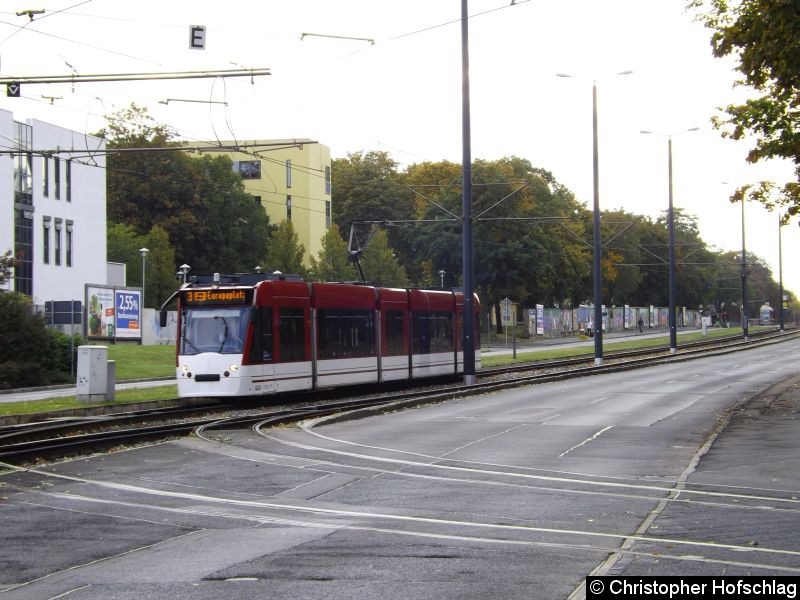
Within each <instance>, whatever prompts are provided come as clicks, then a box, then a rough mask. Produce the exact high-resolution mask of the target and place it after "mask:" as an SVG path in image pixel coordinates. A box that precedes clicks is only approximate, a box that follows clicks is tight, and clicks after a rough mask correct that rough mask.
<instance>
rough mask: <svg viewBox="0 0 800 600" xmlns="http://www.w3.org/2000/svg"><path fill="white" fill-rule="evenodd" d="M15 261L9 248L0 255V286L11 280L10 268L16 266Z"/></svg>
mask: <svg viewBox="0 0 800 600" xmlns="http://www.w3.org/2000/svg"><path fill="white" fill-rule="evenodd" d="M16 262H17V261H16V259H15V258H14V253H13V252H12V251H11V250H6V253H5V254H2V255H0V287H2V286H5V284H6V282H8V281H10V280H11V269H13V268H14V267H15V266H16Z"/></svg>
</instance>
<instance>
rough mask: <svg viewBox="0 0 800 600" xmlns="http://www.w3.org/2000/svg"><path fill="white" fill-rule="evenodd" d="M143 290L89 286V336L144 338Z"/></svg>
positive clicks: (87, 300)
mask: <svg viewBox="0 0 800 600" xmlns="http://www.w3.org/2000/svg"><path fill="white" fill-rule="evenodd" d="M141 294H142V293H141V290H140V289H138V288H136V289H132V288H116V287H111V286H102V285H87V286H86V337H87V338H88V339H118V338H124V339H141V337H142V330H141V322H142V316H141Z"/></svg>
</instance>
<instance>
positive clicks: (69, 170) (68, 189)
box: [64, 159, 72, 202]
mask: <svg viewBox="0 0 800 600" xmlns="http://www.w3.org/2000/svg"><path fill="white" fill-rule="evenodd" d="M64 186H65V188H64V192H65V195H66V197H67V202H72V159H70V160H68V161H67V172H66V174H65V181H64Z"/></svg>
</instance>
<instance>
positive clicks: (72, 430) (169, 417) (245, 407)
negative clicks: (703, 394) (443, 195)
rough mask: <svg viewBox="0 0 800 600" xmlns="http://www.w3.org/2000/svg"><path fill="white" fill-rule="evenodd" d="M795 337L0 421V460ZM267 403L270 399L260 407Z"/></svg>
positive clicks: (284, 419) (477, 390) (475, 390)
mask: <svg viewBox="0 0 800 600" xmlns="http://www.w3.org/2000/svg"><path fill="white" fill-rule="evenodd" d="M798 335H800V331H792V332H786V333H779V332H778V333H776V332H774V331H769V332H762V333H759V334H757V335H752V336H750V339H749V340H748V341H746V342H745V341H744V340H742V339H741V338H738V337H737V338H736V339H733V340H732V339H730V338H719V339H716V340H704V341H701V342H696V343H691V344H684V345H682V346H681V347H680V348H679V352H678V353H676V354H665V351H666V350H668V349H667V348H648V349H645V350H631V351H623V352H610V353H607V354H605V357H604V358H605V362H604V363H603V364H601V365H594V364H590V363H591V362H592V361H593V357H591V356H590V357H577V358H572V359H563V360H555V361H537V362H534V363H526V364H518V365H512V366H504V367H495V368H486V369H482V371H481V373H480V376H479V380H478V382H477V383H476V384H474V385H470V386H466V385H462V384H457V383H456V384H454V383H453V381H452V379H450V380H449V381H446V382H444V383H442V384H438V385H428V386H426V387H424V388H416V389H413V390H410V391H408V390H400V389H393V390H391V391H389V392H388V393H387V392H386V391H385V390H383V391H382V392H375V393H371V394H367V395H364V396H362V397H360V398H357V399H355V400H346V401H343V400H341V397H342V396H343V395H344V393H347V392H343V391H342V390H332V391H325V392H322V393H320V392H317V393H315V394H309V393H303V394H296V395H294V396H293V397H292V399H291V403H288V404H287V403H284V402H282V403H281V404H274V402H275V400H274V399H267V401H266V402H265V401H264V399H260V400H259V401H258V402H255V401H253V400H249V401H248V400H245V401H239V402H236V403H233V404H232V403H229V402H226V403H224V404H222V403H220V402H212V401H209V403H208V404H206V405H200V406H192V407H173V408H159V409H150V410H143V411H132V412H129V413H122V414H116V415H106V416H102V417H98V416H92V417H73V418H68V419H59V420H43V421H38V422H32V423H27V424H24V425H15V426H7V427H0V462H6V463H12V464H24V463H30V462H35V461H39V460H45V459H54V458H64V457H70V456H76V455H81V454H86V453H88V452H96V451H100V450H108V449H113V448H115V447H125V446H127V445H131V444H137V443H143V442H152V441H155V440H163V439H168V438H170V437H175V436H185V435H188V434H191V433H193V432H200V431H208V430H212V429H215V428H220V427H224V428H226V429H230V428H242V427H249V426H251V425H253V424H255V423H263V422H273V423H274V424H275V425H278V424H287V423H292V422H296V421H299V420H302V419H308V418H315V417H321V416H329V415H332V414H337V413H339V414H341V415H343V418H344V415H346V416H347V418H353V416H355V415H368V414H370V413H374V412H376V411H381V410H384V409H385V408H386V407H387V406H391V407H392V408H395V409H399V408H405V407H410V406H416V405H421V404H428V403H433V402H441V401H445V400H449V399H452V398H454V397H463V396H465V395H474V394H483V393H487V392H490V391H493V390H499V389H507V388H512V387H518V386H523V385H531V384H535V383H544V382H548V381H556V380H563V379H567V378H571V377H584V376H590V375H595V374H599V373H604V372H614V371H619V370H625V369H635V368H641V367H644V366H649V365H653V364H657V363H661V362H667V361H675V360H690V359H693V358H697V357H700V356H704V355H708V354H710V353H719V352H735V351H737V350H741V349H745V348H751V347H753V346H755V345H760V344H770V343H779V342H781V341H784V340H789V339H794V338H796V337H797V336H798ZM351 392H352V390H350V393H351ZM362 393H365V392H362ZM269 402H273V404H272V405H270V406H265V404H269Z"/></svg>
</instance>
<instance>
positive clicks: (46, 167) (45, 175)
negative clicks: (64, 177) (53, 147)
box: [42, 156, 50, 198]
mask: <svg viewBox="0 0 800 600" xmlns="http://www.w3.org/2000/svg"><path fill="white" fill-rule="evenodd" d="M42 195H43V196H44V197H45V198H47V197H48V196H49V195H50V159H49V158H47V157H46V156H43V157H42Z"/></svg>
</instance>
